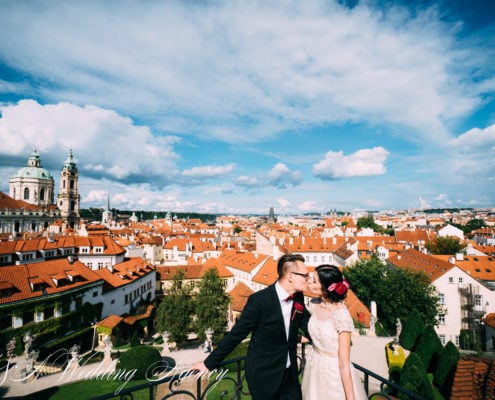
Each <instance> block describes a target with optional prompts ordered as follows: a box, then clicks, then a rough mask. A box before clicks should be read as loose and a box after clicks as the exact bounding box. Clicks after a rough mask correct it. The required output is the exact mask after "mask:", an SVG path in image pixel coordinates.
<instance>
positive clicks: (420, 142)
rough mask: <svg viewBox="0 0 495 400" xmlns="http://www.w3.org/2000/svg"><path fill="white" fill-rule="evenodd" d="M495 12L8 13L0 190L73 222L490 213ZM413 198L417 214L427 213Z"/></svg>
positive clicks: (302, 6) (440, 4)
mask: <svg viewBox="0 0 495 400" xmlns="http://www.w3.org/2000/svg"><path fill="white" fill-rule="evenodd" d="M494 16H495V4H493V3H492V2H486V1H483V0H476V1H464V0H458V1H446V0H445V1H444V0H440V1H433V0H425V1H415V2H408V1H405V0H404V1H387V0H382V1H380V0H377V1H362V2H357V1H340V2H338V1H323V0H322V1H319V0H314V1H309V2H296V1H270V2H260V1H241V2H227V1H219V2H180V1H172V2H159V1H154V0H152V1H147V2H142V1H127V2H125V3H121V2H117V1H108V2H99V1H87V2H83V3H81V2H78V1H42V0H40V1H30V2H25V3H19V2H17V1H11V0H6V1H3V2H2V13H1V14H0V33H1V35H0V141H1V143H2V145H1V146H0V191H2V192H5V193H8V187H9V186H8V185H9V179H10V177H11V176H12V175H13V174H14V173H15V172H16V171H17V170H18V169H19V168H22V167H24V166H25V164H26V161H27V159H28V157H29V155H30V154H31V152H32V151H33V149H34V148H36V149H37V151H38V152H39V155H40V158H41V162H42V166H43V167H44V168H45V169H47V170H48V171H50V173H52V174H53V177H54V179H55V188H56V189H55V190H56V192H58V181H59V179H58V177H59V175H58V174H59V173H60V170H61V167H62V165H63V163H64V161H65V160H66V158H67V154H68V151H69V149H72V151H73V154H74V158H75V160H76V163H77V166H78V171H79V193H80V194H81V208H90V207H100V208H105V207H106V205H107V196H109V197H110V203H111V206H112V208H117V209H125V210H171V211H175V212H182V211H187V212H198V213H212V214H213V213H215V214H231V213H234V214H266V212H267V210H268V209H269V208H270V207H274V209H275V210H276V213H277V214H279V215H281V214H302V213H307V212H327V211H329V210H330V209H337V210H342V211H354V210H393V209H395V210H399V209H411V208H418V207H419V206H423V207H424V208H464V207H470V208H485V207H494V206H495V185H494V176H495V159H494V157H493V154H494V149H495V118H494V117H495V113H494V111H495V108H494V106H495V101H494V93H495V78H494V76H495V75H494V70H495V63H494V62H493V60H494V52H495V23H494V22H493V21H494V20H495V19H494V18H493V17H494ZM420 199H422V201H423V204H421V205H420V204H419V203H420Z"/></svg>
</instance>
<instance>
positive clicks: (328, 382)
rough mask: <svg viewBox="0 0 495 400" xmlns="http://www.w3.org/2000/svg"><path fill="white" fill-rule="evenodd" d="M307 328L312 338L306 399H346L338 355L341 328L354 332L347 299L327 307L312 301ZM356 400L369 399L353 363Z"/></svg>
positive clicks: (304, 391) (306, 371)
mask: <svg viewBox="0 0 495 400" xmlns="http://www.w3.org/2000/svg"><path fill="white" fill-rule="evenodd" d="M308 310H309V312H310V313H311V318H310V320H309V324H308V329H309V333H310V335H311V339H312V341H313V346H310V351H309V354H308V356H307V360H306V366H305V369H304V375H303V380H302V395H303V400H345V398H346V397H345V393H344V387H343V386H342V381H341V379H340V371H339V359H338V355H337V354H338V335H339V332H344V331H346V332H353V331H354V323H353V321H352V318H351V315H350V314H349V310H348V309H347V306H346V305H345V304H344V303H336V304H331V305H330V306H329V307H328V308H326V307H323V305H321V304H315V303H311V304H310V305H309V307H308ZM351 373H352V380H353V384H354V385H353V386H354V398H355V399H356V400H365V399H367V396H366V392H365V390H364V386H363V383H362V382H361V379H360V378H359V376H358V375H357V371H356V370H355V368H354V367H353V366H352V365H351Z"/></svg>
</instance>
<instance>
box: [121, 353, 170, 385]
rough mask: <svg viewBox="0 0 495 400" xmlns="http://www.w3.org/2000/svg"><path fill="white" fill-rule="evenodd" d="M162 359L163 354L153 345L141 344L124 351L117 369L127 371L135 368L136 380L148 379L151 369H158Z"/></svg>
mask: <svg viewBox="0 0 495 400" xmlns="http://www.w3.org/2000/svg"><path fill="white" fill-rule="evenodd" d="M161 361H162V356H161V355H160V352H159V351H158V350H157V349H155V348H154V347H151V346H146V345H139V346H136V347H132V348H131V349H129V350H127V351H126V352H124V353H122V355H121V356H120V358H119V361H118V364H117V369H118V370H125V371H130V370H133V369H135V370H136V373H135V374H134V377H133V379H134V380H136V379H146V378H150V371H152V370H154V369H156V367H157V366H158V365H159V364H160V363H161ZM147 375H148V376H147Z"/></svg>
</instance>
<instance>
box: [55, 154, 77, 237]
mask: <svg viewBox="0 0 495 400" xmlns="http://www.w3.org/2000/svg"><path fill="white" fill-rule="evenodd" d="M78 178H79V174H78V172H77V166H76V163H75V162H74V157H73V156H72V149H70V150H69V157H67V160H66V161H65V164H64V166H63V167H62V172H61V173H60V190H59V193H58V196H57V204H58V208H59V210H60V212H61V215H62V219H63V220H64V221H65V222H66V223H67V224H68V226H70V227H71V228H75V227H76V226H78V225H79V206H80V202H81V196H80V195H79V193H78V191H77V181H78Z"/></svg>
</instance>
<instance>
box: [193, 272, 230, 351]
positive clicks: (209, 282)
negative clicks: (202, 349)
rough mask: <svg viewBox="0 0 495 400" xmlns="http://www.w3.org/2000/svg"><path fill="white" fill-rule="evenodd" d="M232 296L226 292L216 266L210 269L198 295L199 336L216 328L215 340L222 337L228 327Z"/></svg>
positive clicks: (197, 317) (197, 327) (196, 326)
mask: <svg viewBox="0 0 495 400" xmlns="http://www.w3.org/2000/svg"><path fill="white" fill-rule="evenodd" d="M229 303H230V297H229V295H228V294H227V293H225V288H224V285H223V282H222V280H221V279H220V277H219V276H218V271H217V269H216V268H210V269H208V270H207V271H206V272H205V274H204V276H203V279H202V280H201V282H200V284H199V292H198V293H197V295H196V322H195V328H196V333H197V334H198V337H199V338H200V339H202V340H204V339H205V338H206V334H205V330H206V329H208V328H211V329H213V330H214V334H213V342H217V341H218V340H219V339H221V338H222V337H223V335H224V333H225V329H226V328H227V312H228V308H229Z"/></svg>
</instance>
